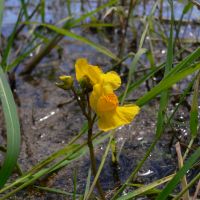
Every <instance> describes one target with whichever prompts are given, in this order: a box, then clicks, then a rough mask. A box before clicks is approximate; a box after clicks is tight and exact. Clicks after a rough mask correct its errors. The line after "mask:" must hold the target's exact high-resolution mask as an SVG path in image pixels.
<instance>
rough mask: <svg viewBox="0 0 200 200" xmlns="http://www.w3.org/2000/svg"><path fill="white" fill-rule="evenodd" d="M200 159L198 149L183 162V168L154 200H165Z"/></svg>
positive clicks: (199, 149)
mask: <svg viewBox="0 0 200 200" xmlns="http://www.w3.org/2000/svg"><path fill="white" fill-rule="evenodd" d="M199 157H200V147H199V148H198V149H197V150H196V151H195V152H194V153H193V154H192V155H191V156H190V158H189V159H188V160H187V161H186V162H185V164H184V165H183V167H182V168H181V169H180V170H179V171H178V172H177V173H176V175H175V176H174V178H173V179H172V180H171V181H170V182H169V183H168V184H167V186H166V187H165V188H164V189H163V190H162V192H161V193H160V194H159V195H158V197H157V198H156V200H165V199H167V197H168V196H169V194H170V193H171V192H172V191H173V190H174V189H175V187H176V186H177V184H178V183H179V182H180V180H181V179H182V178H183V176H185V174H186V173H187V171H188V170H189V169H190V168H191V167H192V166H193V165H194V163H195V162H196V161H197V160H198V159H199Z"/></svg>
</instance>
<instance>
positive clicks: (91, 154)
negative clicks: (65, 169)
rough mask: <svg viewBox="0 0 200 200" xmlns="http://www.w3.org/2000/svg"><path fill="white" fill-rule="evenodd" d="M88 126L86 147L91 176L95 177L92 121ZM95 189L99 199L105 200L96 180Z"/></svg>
mask: <svg viewBox="0 0 200 200" xmlns="http://www.w3.org/2000/svg"><path fill="white" fill-rule="evenodd" d="M88 126H89V129H88V147H89V151H90V161H91V168H92V173H93V176H94V177H95V176H96V174H97V168H96V161H95V155H94V147H93V143H92V126H93V123H92V120H90V121H88ZM96 187H97V190H98V192H99V195H100V196H101V199H102V200H105V196H104V192H103V189H102V187H101V184H100V182H99V180H97V182H96Z"/></svg>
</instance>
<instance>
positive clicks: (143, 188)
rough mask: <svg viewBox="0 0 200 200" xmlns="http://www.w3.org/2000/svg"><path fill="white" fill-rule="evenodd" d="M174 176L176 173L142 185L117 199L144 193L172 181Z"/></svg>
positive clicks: (123, 199)
mask: <svg viewBox="0 0 200 200" xmlns="http://www.w3.org/2000/svg"><path fill="white" fill-rule="evenodd" d="M173 176H174V174H172V175H170V176H167V177H164V178H162V179H159V180H157V181H154V182H153V183H150V184H148V185H144V186H141V187H140V188H138V189H137V190H134V191H133V192H129V193H128V194H126V195H125V196H122V197H119V198H118V199H117V200H128V199H132V198H133V197H136V196H139V195H142V194H144V193H146V192H148V191H150V190H152V189H154V188H155V187H157V186H160V185H162V184H163V183H165V182H168V181H170V180H171V179H172V178H173Z"/></svg>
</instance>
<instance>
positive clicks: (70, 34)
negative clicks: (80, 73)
mask: <svg viewBox="0 0 200 200" xmlns="http://www.w3.org/2000/svg"><path fill="white" fill-rule="evenodd" d="M41 25H42V26H45V27H48V28H49V29H51V30H53V31H55V32H57V33H59V34H61V35H64V36H67V37H70V38H73V39H75V40H79V41H81V42H83V43H85V44H88V45H89V46H91V47H93V48H95V49H96V50H97V51H99V52H101V53H103V54H105V55H107V56H109V57H111V58H112V59H114V60H117V61H118V60H119V59H118V58H117V57H116V55H114V54H113V53H112V52H111V51H110V50H109V49H107V48H106V47H104V46H102V45H100V44H97V43H95V42H92V41H91V40H89V39H87V38H85V37H83V36H80V35H77V34H75V33H73V32H71V31H69V30H66V29H64V28H59V27H56V26H54V25H51V24H41Z"/></svg>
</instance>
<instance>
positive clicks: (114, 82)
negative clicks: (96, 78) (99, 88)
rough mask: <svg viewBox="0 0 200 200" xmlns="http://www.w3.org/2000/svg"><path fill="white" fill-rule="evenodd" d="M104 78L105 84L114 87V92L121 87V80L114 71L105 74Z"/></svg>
mask: <svg viewBox="0 0 200 200" xmlns="http://www.w3.org/2000/svg"><path fill="white" fill-rule="evenodd" d="M102 78H103V83H104V84H109V85H110V86H111V87H112V89H113V90H116V89H117V88H119V87H120V85H121V78H120V76H119V75H118V74H117V73H116V72H114V71H111V72H108V73H106V74H103V75H102Z"/></svg>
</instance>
